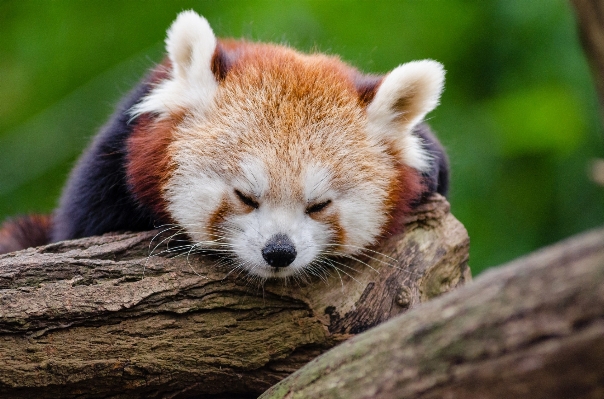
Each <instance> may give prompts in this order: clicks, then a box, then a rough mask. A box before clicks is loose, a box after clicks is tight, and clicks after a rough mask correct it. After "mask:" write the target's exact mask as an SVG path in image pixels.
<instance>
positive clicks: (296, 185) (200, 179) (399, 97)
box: [132, 12, 442, 278]
mask: <svg viewBox="0 0 604 399" xmlns="http://www.w3.org/2000/svg"><path fill="white" fill-rule="evenodd" d="M220 46H221V45H220V44H218V47H217V41H216V39H215V38H214V36H213V33H212V32H211V29H210V28H209V25H207V21H205V20H204V19H202V18H201V17H199V16H197V15H196V14H194V13H192V12H185V13H182V14H181V15H180V16H179V18H178V19H177V21H176V22H175V23H174V24H173V26H172V27H171V28H170V31H169V34H168V39H167V47H168V53H169V56H170V61H171V72H170V74H169V75H170V76H168V77H167V78H166V79H164V80H162V81H161V82H160V83H158V84H157V85H156V86H155V87H154V88H153V89H152V90H151V92H150V93H149V95H147V96H146V97H145V98H144V99H143V100H142V101H141V102H140V103H139V104H137V105H136V106H135V107H134V108H133V111H132V113H133V115H134V116H135V117H141V115H154V118H155V122H154V124H152V125H153V126H164V128H163V131H162V133H161V134H159V133H157V134H155V135H154V133H152V132H147V138H146V140H149V141H151V142H153V141H154V140H155V142H157V143H159V144H157V145H155V146H152V145H151V146H148V147H149V148H150V150H148V152H154V153H157V152H158V151H159V152H161V153H162V154H164V155H162V157H161V159H162V160H163V164H162V166H159V167H158V168H159V169H158V171H157V172H155V174H156V175H157V176H159V177H156V178H155V179H147V180H145V179H140V181H143V180H145V181H150V180H152V181H156V182H157V184H156V186H154V187H156V191H157V193H156V195H157V196H159V197H161V201H160V203H161V204H162V205H161V208H162V212H165V213H167V214H168V215H169V217H170V218H171V219H172V220H174V221H175V222H176V223H178V224H179V225H180V226H182V227H183V228H184V229H185V230H186V231H187V233H188V235H189V236H190V238H191V240H192V242H193V244H194V245H195V247H197V248H200V249H203V248H208V249H214V250H216V251H219V252H221V253H225V254H226V255H227V256H229V257H230V258H231V259H232V260H233V263H234V265H236V266H237V267H239V268H241V269H244V270H246V271H247V272H249V273H250V274H251V275H255V276H258V277H261V278H270V277H287V276H295V275H299V274H302V273H310V274H317V273H319V270H321V269H324V268H325V267H327V266H329V265H330V264H332V263H331V262H332V261H331V260H330V259H332V257H333V256H338V255H340V256H342V255H343V256H346V255H348V254H352V253H356V252H359V251H361V250H362V249H363V248H365V247H367V246H368V245H371V244H373V243H374V242H375V240H376V239H377V237H378V236H379V235H380V234H381V233H383V232H384V230H385V227H386V226H387V224H388V222H389V221H390V219H391V217H392V215H391V214H392V211H393V208H394V207H395V206H396V201H397V198H398V196H399V194H400V193H401V191H405V190H417V187H411V186H409V187H401V184H402V185H405V184H404V181H403V182H401V179H400V176H401V170H414V171H415V172H414V175H416V176H418V175H419V174H420V173H421V171H422V168H425V167H426V165H428V164H429V162H430V159H429V155H428V154H425V153H423V152H422V150H421V145H420V143H419V142H418V139H417V138H415V137H413V136H412V135H411V134H410V131H411V129H412V128H413V126H414V125H416V124H417V123H419V122H421V120H422V119H423V116H424V115H425V114H426V113H427V112H428V111H429V110H431V109H432V108H434V107H435V106H436V104H437V102H438V96H439V95H440V91H441V88H442V68H441V67H440V64H438V63H435V62H433V61H424V62H423V64H422V63H412V64H405V65H403V66H401V67H399V68H397V69H396V70H395V71H393V72H392V73H391V74H390V75H389V76H387V77H386V78H385V79H384V80H383V81H382V82H381V85H380V86H379V89H378V88H377V85H376V87H375V91H376V92H375V93H372V95H371V96H370V97H371V98H370V99H369V100H370V101H368V100H367V98H364V97H363V96H362V95H361V94H360V91H359V88H358V85H357V84H356V83H355V79H356V77H357V76H359V73H358V72H357V71H356V70H354V69H353V68H351V67H349V66H347V65H346V64H344V63H342V62H341V61H340V60H339V59H337V58H334V57H327V56H324V55H320V54H319V55H303V54H300V53H297V52H295V51H293V50H291V49H288V48H284V47H279V46H273V45H263V44H250V43H244V42H224V43H223V44H222V46H223V49H222V50H221V48H220ZM220 51H228V54H226V55H224V54H223V55H222V57H223V59H222V61H220V60H218V61H220V62H218V61H217V57H221V55H220V54H219V52H220ZM225 60H226V61H225ZM227 61H228V64H229V65H228V68H227V66H225V65H223V64H225V63H226V62H227ZM217 63H218V64H221V65H219V66H218V68H222V69H221V70H218V71H217V69H216V64H217ZM376 83H379V81H376ZM365 94H366V93H365ZM162 121H163V122H162ZM162 123H163V125H162ZM165 126H169V127H168V128H165ZM151 130H152V129H151ZM160 135H161V136H162V138H161V139H160V138H158V137H157V136H160ZM166 137H168V138H166ZM142 147H144V146H141V148H142ZM158 149H160V150H158ZM133 151H135V152H136V151H138V152H142V151H143V150H140V149H133ZM138 152H137V155H136V157H145V154H143V153H140V154H139V153H138ZM133 156H134V155H133ZM156 156H157V155H156ZM135 191H136V187H135Z"/></svg>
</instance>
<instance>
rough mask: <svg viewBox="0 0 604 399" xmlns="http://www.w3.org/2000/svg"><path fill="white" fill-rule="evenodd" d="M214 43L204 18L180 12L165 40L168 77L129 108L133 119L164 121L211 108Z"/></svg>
mask: <svg viewBox="0 0 604 399" xmlns="http://www.w3.org/2000/svg"><path fill="white" fill-rule="evenodd" d="M216 43H217V41H216V37H215V36H214V32H213V31H212V28H211V27H210V25H209V24H208V21H207V20H206V19H205V18H203V17H200V16H199V15H198V14H196V13H195V12H194V11H183V12H181V13H180V14H179V15H178V18H176V21H174V23H173V24H172V26H171V27H170V29H169V30H168V37H167V38H166V50H167V52H168V57H169V59H170V62H171V65H172V74H171V77H170V78H169V79H166V80H164V81H162V82H161V83H159V84H158V85H157V86H156V87H154V88H153V89H152V90H151V92H150V93H149V95H147V96H146V97H145V98H143V100H142V101H141V102H139V103H138V104H136V105H135V106H134V107H132V109H131V110H130V114H131V115H132V117H135V118H136V117H138V116H140V115H142V114H145V113H150V114H154V115H158V116H159V117H160V118H162V119H163V118H167V117H168V116H169V115H170V114H178V113H182V112H183V111H184V110H190V109H195V110H196V111H197V112H203V110H204V109H205V108H207V107H208V106H209V105H210V103H211V101H212V99H213V97H214V93H215V91H216V88H217V85H218V83H217V82H216V78H215V76H214V72H213V71H212V67H213V65H212V64H213V62H212V60H213V56H214V53H215V51H216Z"/></svg>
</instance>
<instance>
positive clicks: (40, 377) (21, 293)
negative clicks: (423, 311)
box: [0, 195, 470, 398]
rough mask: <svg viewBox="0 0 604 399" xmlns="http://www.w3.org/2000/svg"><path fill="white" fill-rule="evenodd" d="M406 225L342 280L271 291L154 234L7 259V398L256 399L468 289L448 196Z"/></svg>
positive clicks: (1, 263) (2, 306)
mask: <svg viewBox="0 0 604 399" xmlns="http://www.w3.org/2000/svg"><path fill="white" fill-rule="evenodd" d="M406 225H407V229H406V233H404V234H400V235H397V236H393V237H390V238H389V239H387V240H385V241H384V242H383V243H382V244H381V245H380V247H379V248H375V251H377V252H371V251H370V252H367V253H368V256H366V257H364V258H361V259H359V260H357V261H355V260H346V261H345V260H341V259H340V260H336V261H335V262H337V263H334V265H335V266H336V267H337V269H339V270H337V269H335V268H334V269H331V270H330V271H329V273H328V274H327V273H326V274H325V275H323V276H320V277H315V278H311V279H308V281H291V280H290V281H289V282H288V283H287V284H284V282H282V281H270V282H267V283H266V284H264V285H263V286H261V285H259V284H258V283H257V282H253V281H249V280H248V279H246V278H245V276H244V275H238V272H235V273H230V271H231V269H229V267H227V266H220V265H219V264H218V263H217V262H216V259H212V258H211V257H209V256H202V255H193V254H192V255H190V256H180V257H173V256H170V255H171V254H172V253H170V252H165V251H162V248H164V247H163V245H162V246H160V247H158V248H155V245H156V244H157V243H159V242H161V240H162V238H161V237H156V236H155V233H154V232H147V233H140V234H123V235H105V236H102V237H92V238H87V239H82V240H75V241H67V242H61V243H56V244H51V245H47V246H45V247H40V248H35V249H29V250H25V251H20V252H15V253H12V254H7V255H3V256H0V353H1V357H2V361H1V362H0V397H12V398H30V397H36V398H57V397H99V398H100V397H103V398H106V397H115V398H118V397H119V398H136V397H144V398H152V397H173V398H184V397H197V398H204V397H207V398H210V397H211V398H222V397H224V398H238V397H241V398H244V397H245V398H247V397H256V396H258V395H259V394H260V393H262V392H263V391H264V390H266V389H267V388H269V387H270V386H271V385H273V384H275V383H277V382H278V381H280V380H281V379H283V378H284V377H285V376H287V375H289V374H290V373H292V372H293V371H295V370H297V369H298V368H300V367H301V366H303V365H304V364H306V363H307V362H308V361H310V360H311V359H313V358H315V357H316V356H318V355H319V354H321V353H322V352H324V351H326V350H328V349H329V348H331V347H333V346H334V345H336V344H337V343H340V342H342V341H344V340H346V339H347V338H349V337H350V336H351V335H352V334H355V333H358V332H361V331H364V330H366V329H367V328H370V327H372V326H375V325H377V324H379V323H381V322H383V321H385V320H387V319H389V318H391V317H393V316H395V315H397V314H400V313H403V312H405V311H406V310H408V309H409V308H413V307H415V306H416V305H417V304H419V303H420V302H423V301H425V300H428V299H430V298H433V297H435V296H438V295H440V294H441V293H443V292H446V291H449V290H451V289H452V288H454V287H456V286H458V285H461V284H463V283H464V282H465V281H467V280H468V279H469V278H470V272H469V269H468V266H467V261H468V245H469V240H468V236H467V233H466V231H465V229H464V228H463V226H462V225H461V224H460V223H459V222H458V221H457V220H456V219H455V218H454V217H453V216H452V215H451V214H450V213H449V204H448V203H447V202H446V200H445V199H444V198H443V197H440V196H438V195H437V196H434V197H432V198H431V200H430V201H428V202H427V203H426V204H425V205H423V206H421V207H420V208H418V210H417V212H416V213H415V214H413V215H411V216H410V217H409V219H408V220H407V223H406ZM150 243H151V245H150ZM149 248H152V249H154V251H153V253H154V254H158V255H157V256H155V255H154V256H149ZM143 272H144V278H143Z"/></svg>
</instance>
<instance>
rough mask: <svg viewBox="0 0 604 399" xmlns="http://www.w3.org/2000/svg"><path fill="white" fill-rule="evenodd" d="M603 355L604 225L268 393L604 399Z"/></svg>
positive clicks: (388, 327) (360, 340) (484, 279)
mask: <svg viewBox="0 0 604 399" xmlns="http://www.w3.org/2000/svg"><path fill="white" fill-rule="evenodd" d="M602 359H604V229H601V230H597V231H593V232H589V233H586V234H583V235H581V236H578V237H576V238H573V239H570V240H567V241H564V242H562V243H560V244H558V245H555V246H553V247H550V248H546V249H544V250H541V251H539V252H537V253H535V254H533V255H531V256H528V257H526V258H521V259H519V260H517V261H514V262H512V263H511V264H509V265H507V266H503V267H501V268H497V269H494V270H492V271H489V272H487V273H485V274H483V275H481V276H480V277H479V278H477V279H476V280H475V281H474V282H473V283H472V284H469V285H467V286H466V287H463V288H462V289H459V290H456V291H454V292H451V293H449V294H447V295H444V296H442V297H440V298H437V299H435V300H433V301H430V302H428V303H425V304H422V305H421V306H419V307H417V308H415V309H413V310H411V311H409V312H407V313H405V314H404V315H401V316H397V317H396V318H394V319H393V320H390V321H388V322H387V323H384V324H382V325H380V326H378V327H376V328H374V329H371V330H369V331H367V332H365V333H363V334H359V335H358V336H356V337H354V338H353V339H351V340H349V341H347V342H345V343H343V344H342V345H340V346H338V347H336V348H334V349H333V350H331V351H329V352H327V353H326V354H324V355H323V356H321V357H319V358H317V359H315V360H314V361H312V362H311V363H309V364H308V365H306V366H305V367H304V368H302V369H300V370H298V371H297V372H296V373H294V374H292V375H291V376H290V377H288V378H287V379H285V380H284V381H282V382H281V383H279V384H278V385H276V386H275V387H273V388H271V389H270V390H269V391H268V392H266V393H265V394H264V395H262V396H261V398H263V399H269V398H270V399H276V398H288V399H294V398H313V399H321V398H346V399H359V398H384V399H386V398H533V399H540V398H544V399H545V398H548V399H549V398H602V397H604V366H603V365H604V361H603V360H602Z"/></svg>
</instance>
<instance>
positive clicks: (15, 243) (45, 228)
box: [0, 215, 52, 254]
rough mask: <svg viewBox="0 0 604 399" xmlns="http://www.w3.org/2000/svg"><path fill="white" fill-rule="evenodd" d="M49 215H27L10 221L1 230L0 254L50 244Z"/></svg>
mask: <svg viewBox="0 0 604 399" xmlns="http://www.w3.org/2000/svg"><path fill="white" fill-rule="evenodd" d="M51 222H52V218H51V217H50V216H49V215H27V216H21V217H16V218H13V219H9V220H7V221H5V222H4V223H3V224H2V227H1V228H0V254H5V253H8V252H13V251H19V250H21V249H25V248H29V247H37V246H40V245H44V244H48V242H49V241H50V226H51Z"/></svg>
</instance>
